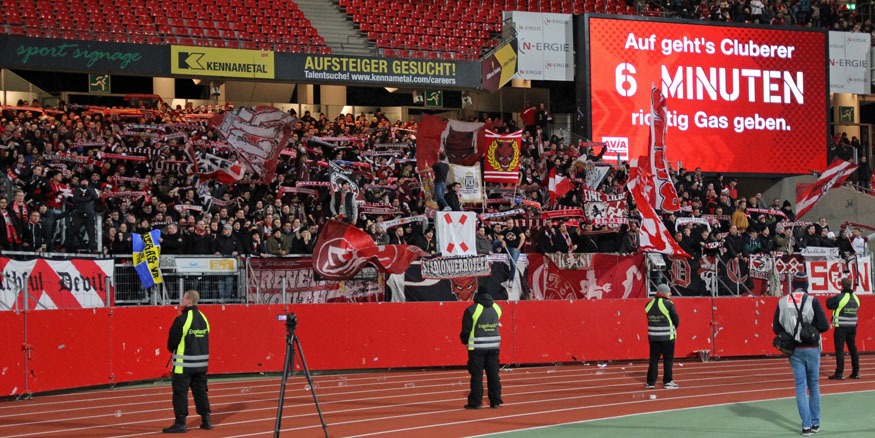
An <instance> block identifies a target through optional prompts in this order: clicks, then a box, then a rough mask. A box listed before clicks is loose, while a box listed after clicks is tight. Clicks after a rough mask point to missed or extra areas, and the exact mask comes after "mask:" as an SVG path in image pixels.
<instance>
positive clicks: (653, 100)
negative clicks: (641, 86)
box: [646, 87, 681, 211]
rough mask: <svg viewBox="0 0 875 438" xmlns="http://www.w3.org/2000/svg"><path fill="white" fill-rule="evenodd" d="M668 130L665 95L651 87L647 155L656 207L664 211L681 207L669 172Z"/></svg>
mask: <svg viewBox="0 0 875 438" xmlns="http://www.w3.org/2000/svg"><path fill="white" fill-rule="evenodd" d="M666 131H668V122H667V120H666V108H665V96H663V95H662V92H660V91H659V89H657V88H656V87H653V88H651V89H650V148H649V152H648V156H647V162H646V164H647V165H648V167H649V168H648V170H649V171H650V174H651V175H652V178H653V186H654V189H655V190H654V195H655V198H656V205H655V208H656V209H657V210H662V211H678V210H679V209H680V208H681V205H680V201H678V193H677V191H676V190H675V188H674V185H673V184H672V183H671V177H670V176H669V174H668V161H667V160H666V158H665V157H666V154H665V147H666V144H665V137H666Z"/></svg>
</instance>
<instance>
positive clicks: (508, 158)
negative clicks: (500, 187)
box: [483, 131, 523, 184]
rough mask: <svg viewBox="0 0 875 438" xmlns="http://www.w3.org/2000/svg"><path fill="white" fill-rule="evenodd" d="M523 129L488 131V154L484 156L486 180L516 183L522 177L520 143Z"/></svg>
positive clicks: (484, 177) (484, 176) (484, 175)
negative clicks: (507, 132)
mask: <svg viewBox="0 0 875 438" xmlns="http://www.w3.org/2000/svg"><path fill="white" fill-rule="evenodd" d="M522 140H523V131H517V132H514V133H513V134H496V133H494V132H492V131H486V141H487V142H488V143H489V145H488V146H487V147H486V154H485V155H484V157H483V179H484V180H485V181H486V182H491V183H501V184H516V183H517V181H519V179H520V147H521V146H520V145H521V144H522Z"/></svg>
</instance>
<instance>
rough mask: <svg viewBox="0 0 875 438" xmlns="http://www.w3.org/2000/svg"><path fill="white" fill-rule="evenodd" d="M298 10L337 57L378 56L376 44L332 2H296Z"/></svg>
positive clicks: (298, 0) (304, 0)
mask: <svg viewBox="0 0 875 438" xmlns="http://www.w3.org/2000/svg"><path fill="white" fill-rule="evenodd" d="M295 3H297V4H298V8H299V9H300V10H301V11H303V12H304V15H305V16H306V17H307V19H308V20H310V23H311V24H312V25H313V27H315V28H316V30H317V31H318V32H319V35H320V36H321V37H322V38H325V44H326V45H328V47H331V53H332V54H335V55H363V56H375V55H376V54H377V52H376V49H375V47H374V44H373V43H371V42H370V41H368V40H367V38H365V36H364V35H362V33H361V32H360V31H359V30H358V29H356V27H355V25H354V24H353V22H352V20H351V19H350V18H349V16H348V15H346V13H345V12H344V11H342V10H341V9H340V7H339V6H338V5H337V3H335V2H334V1H332V0H295Z"/></svg>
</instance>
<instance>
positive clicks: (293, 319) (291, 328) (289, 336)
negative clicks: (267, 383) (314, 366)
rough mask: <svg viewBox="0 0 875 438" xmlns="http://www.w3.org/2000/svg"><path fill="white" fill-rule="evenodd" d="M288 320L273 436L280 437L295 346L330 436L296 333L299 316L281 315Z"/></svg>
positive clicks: (326, 434) (314, 400)
mask: <svg viewBox="0 0 875 438" xmlns="http://www.w3.org/2000/svg"><path fill="white" fill-rule="evenodd" d="M281 317H285V320H286V362H285V365H284V366H283V380H282V384H281V385H280V399H279V404H278V406H277V410H276V425H275V426H274V429H273V436H274V437H275V438H279V436H280V423H281V422H282V419H283V402H284V401H285V399H286V383H287V382H288V380H289V370H291V372H294V370H295V348H297V349H298V354H300V355H301V368H303V370H304V377H306V378H307V384H308V385H309V386H310V392H311V393H312V394H313V402H314V403H315V404H316V412H318V413H319V421H321V422H322V430H323V431H325V438H328V426H327V425H326V424H325V417H323V416H322V409H321V408H319V400H318V399H317V398H316V385H314V384H313V379H312V378H311V377H310V369H309V368H307V360H306V359H304V349H303V348H301V341H300V340H299V339H298V336H296V335H295V329H296V328H297V327H298V317H297V315H295V314H294V313H290V314H288V315H281Z"/></svg>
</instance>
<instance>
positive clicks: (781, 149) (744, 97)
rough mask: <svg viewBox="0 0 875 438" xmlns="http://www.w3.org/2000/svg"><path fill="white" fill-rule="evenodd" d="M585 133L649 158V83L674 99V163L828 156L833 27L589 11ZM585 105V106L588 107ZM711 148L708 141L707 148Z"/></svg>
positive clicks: (808, 161) (584, 40) (768, 168)
mask: <svg viewBox="0 0 875 438" xmlns="http://www.w3.org/2000/svg"><path fill="white" fill-rule="evenodd" d="M580 20H583V23H584V24H583V26H581V28H584V29H585V32H583V33H581V34H580V38H581V40H580V44H579V47H581V48H585V49H583V50H578V53H579V54H580V57H579V59H578V62H577V65H580V66H588V67H587V68H581V69H578V72H577V75H576V82H577V84H578V86H577V89H578V90H583V92H584V93H586V92H587V90H588V92H589V93H590V94H589V95H588V96H587V95H582V96H579V97H578V101H579V102H580V104H581V108H580V110H581V111H585V112H586V113H588V114H589V116H590V117H589V118H588V120H589V123H590V126H589V129H588V130H586V129H584V130H585V131H588V132H583V133H582V134H583V135H584V136H586V137H589V138H592V139H593V140H595V141H603V142H605V143H607V145H608V148H609V151H610V152H609V154H616V153H617V152H620V153H621V155H623V156H625V157H629V158H634V157H638V156H642V155H647V150H646V148H647V145H648V141H647V138H648V134H649V132H650V129H649V125H650V118H651V116H650V86H651V84H652V85H653V86H656V87H657V88H658V89H659V90H660V91H661V92H662V94H663V95H664V96H665V98H666V99H667V100H668V105H667V108H666V122H667V124H668V135H669V136H670V137H671V148H669V149H668V150H667V157H666V159H667V160H668V161H683V163H684V167H686V168H689V169H693V168H696V167H701V168H702V170H703V171H706V172H736V173H747V174H750V173H768V174H775V173H778V174H794V173H807V172H808V169H822V168H823V164H824V163H825V162H826V149H825V148H824V147H823V145H824V144H826V143H827V127H828V123H827V120H826V115H827V112H826V108H827V91H828V90H827V87H826V83H827V82H826V72H827V71H826V68H825V66H824V62H823V61H824V59H826V32H823V31H820V30H807V29H800V30H785V29H773V28H768V27H756V28H752V27H733V26H722V25H721V26H718V25H707V24H698V23H686V22H677V21H657V20H651V19H648V20H646V21H645V20H641V19H632V18H613V17H611V18H608V17H601V16H590V15H587V16H581V17H580ZM584 105H586V106H587V107H586V108H584ZM702 145H707V147H702Z"/></svg>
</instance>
